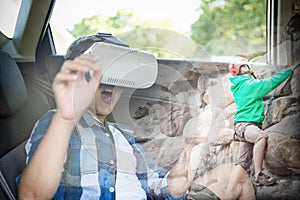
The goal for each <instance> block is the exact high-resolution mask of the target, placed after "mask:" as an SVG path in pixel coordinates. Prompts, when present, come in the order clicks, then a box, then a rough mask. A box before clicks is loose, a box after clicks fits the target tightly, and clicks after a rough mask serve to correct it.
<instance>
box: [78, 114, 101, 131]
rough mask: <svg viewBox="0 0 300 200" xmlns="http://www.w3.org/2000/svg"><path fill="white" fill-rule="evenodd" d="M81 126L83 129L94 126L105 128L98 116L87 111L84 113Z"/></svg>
mask: <svg viewBox="0 0 300 200" xmlns="http://www.w3.org/2000/svg"><path fill="white" fill-rule="evenodd" d="M80 124H82V126H83V127H92V126H94V125H95V126H99V127H101V128H103V129H104V128H105V127H104V124H103V123H102V122H100V121H99V120H98V119H97V117H96V116H94V114H93V113H91V112H90V111H86V112H84V113H83V115H82V117H81V119H80Z"/></svg>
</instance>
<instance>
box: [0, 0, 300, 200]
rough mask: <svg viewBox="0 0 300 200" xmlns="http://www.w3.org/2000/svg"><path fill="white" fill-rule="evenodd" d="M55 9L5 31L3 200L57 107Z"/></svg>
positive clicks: (0, 128)
mask: <svg viewBox="0 0 300 200" xmlns="http://www.w3.org/2000/svg"><path fill="white" fill-rule="evenodd" d="M54 5H55V0H43V1H33V0H29V1H22V3H21V6H20V12H19V15H18V17H17V22H16V28H15V32H14V35H13V37H12V38H9V37H7V36H6V35H5V34H4V33H3V32H0V48H1V49H0V188H1V191H0V199H3V200H4V199H17V189H16V179H15V178H16V177H17V176H18V175H19V174H20V173H21V172H22V170H23V169H24V166H25V160H26V153H25V150H24V146H25V143H26V139H27V138H28V137H29V135H30V133H31V130H32V128H33V127H34V124H35V122H36V121H37V120H38V119H39V118H40V117H41V116H42V115H43V114H44V113H45V112H46V111H48V110H49V109H54V108H55V99H54V95H53V92H52V88H51V87H52V82H53V80H54V77H55V75H56V73H57V72H58V71H59V70H60V67H61V65H62V63H63V61H64V57H63V55H57V54H56V53H55V48H54V42H53V37H52V32H51V27H50V25H49V20H50V17H51V13H52V9H53V7H54ZM274 23H275V22H274ZM299 27H300V26H299V15H297V17H295V18H293V19H291V21H290V23H289V26H288V30H289V33H290V34H291V35H293V36H294V37H298V35H299ZM99 31H101V30H99ZM276 39H278V38H276V37H275V38H274V40H276ZM295 40H296V38H295ZM296 44H299V43H295V45H296ZM291 48H294V49H295V48H296V49H299V48H297V47H296V46H292V47H291ZM274 53H276V52H273V54H274ZM158 62H159V63H163V64H164V65H169V66H171V67H172V66H175V68H176V67H178V66H181V67H186V66H187V65H188V64H187V63H186V62H184V61H178V60H177V61H176V60H165V59H158ZM227 65H228V63H218V64H217V66H218V68H219V70H221V71H226V70H227ZM214 66H215V64H214ZM203 68H205V67H203ZM192 84H195V83H192ZM149 90H151V89H149ZM152 90H153V88H152ZM138 92H139V91H138ZM148 95H149V94H148ZM137 96H138V98H137V99H136V100H137V101H139V100H140V101H145V99H147V98H151V99H153V96H152V97H149V96H147V90H145V91H143V92H140V93H139V94H138V95H137ZM112 120H113V119H112Z"/></svg>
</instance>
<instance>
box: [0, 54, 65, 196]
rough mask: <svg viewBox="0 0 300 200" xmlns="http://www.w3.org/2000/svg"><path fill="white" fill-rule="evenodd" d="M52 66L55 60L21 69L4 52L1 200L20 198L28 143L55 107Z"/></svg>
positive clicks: (0, 61) (0, 69) (0, 60)
mask: <svg viewBox="0 0 300 200" xmlns="http://www.w3.org/2000/svg"><path fill="white" fill-rule="evenodd" d="M59 60H60V61H61V59H59ZM51 62H53V60H51V61H44V63H41V62H40V63H37V62H35V63H25V64H19V66H18V65H17V63H16V62H15V60H14V59H13V58H12V57H11V56H10V55H9V54H8V53H6V52H4V51H2V50H0V199H1V200H2V199H16V198H17V189H16V182H15V181H16V177H17V176H18V175H19V174H20V173H21V172H22V170H23V169H24V167H25V160H26V153H25V149H24V146H25V143H26V140H27V138H28V137H29V135H30V133H31V130H32V128H33V127H34V124H35V122H36V121H37V120H38V119H39V118H40V117H41V116H42V115H43V114H44V113H45V112H47V110H49V109H52V108H54V107H55V101H54V97H53V93H52V90H51V83H50V82H51V78H52V76H51V77H50V79H48V80H47V78H45V76H44V75H45V74H47V69H45V68H46V67H45V65H46V64H47V63H51ZM45 63H46V64H45ZM53 63H54V64H55V65H56V64H57V65H58V66H60V65H59V64H58V63H57V62H53ZM20 65H22V66H21V67H20ZM20 69H22V70H20ZM53 76H54V73H53Z"/></svg>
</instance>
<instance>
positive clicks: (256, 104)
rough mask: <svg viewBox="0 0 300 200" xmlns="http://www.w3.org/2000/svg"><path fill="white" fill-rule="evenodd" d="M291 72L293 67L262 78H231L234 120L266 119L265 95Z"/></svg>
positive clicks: (254, 120) (252, 120)
mask: <svg viewBox="0 0 300 200" xmlns="http://www.w3.org/2000/svg"><path fill="white" fill-rule="evenodd" d="M291 73H292V70H291V69H285V70H282V71H280V72H278V73H276V74H274V75H273V76H272V77H270V78H266V79H261V80H257V79H252V78H250V77H248V76H244V75H238V76H235V77H232V78H230V82H231V83H232V85H231V91H232V93H233V97H234V101H235V103H236V111H235V114H234V121H235V122H255V123H261V122H262V121H263V120H264V103H263V97H264V96H266V95H267V94H268V93H270V92H271V91H272V90H273V89H275V88H276V87H278V86H279V85H280V84H281V83H282V82H283V81H284V80H286V79H287V78H288V77H289V76H290V75H291Z"/></svg>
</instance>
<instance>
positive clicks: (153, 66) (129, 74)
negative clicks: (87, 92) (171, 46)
mask: <svg viewBox="0 0 300 200" xmlns="http://www.w3.org/2000/svg"><path fill="white" fill-rule="evenodd" d="M85 53H87V54H92V55H94V56H97V57H98V58H99V62H100V64H101V65H102V70H103V72H102V79H101V83H102V84H107V85H115V86H121V87H128V88H149V87H151V86H152V85H153V84H154V82H155V80H156V77H157V72H158V66H157V60H156V58H155V56H154V55H152V54H150V53H148V52H146V51H142V50H137V49H133V48H129V47H123V46H118V45H114V44H108V43H103V42H96V43H94V44H93V45H92V46H91V47H90V48H89V49H88V50H87V51H86V52H85ZM89 75H90V76H91V75H92V72H90V74H89Z"/></svg>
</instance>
